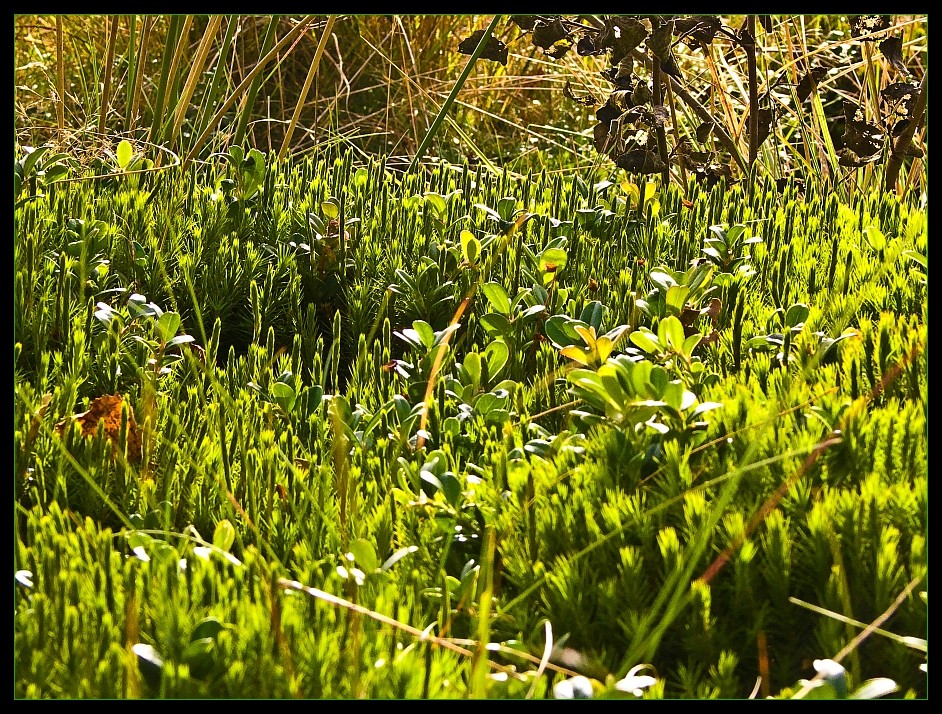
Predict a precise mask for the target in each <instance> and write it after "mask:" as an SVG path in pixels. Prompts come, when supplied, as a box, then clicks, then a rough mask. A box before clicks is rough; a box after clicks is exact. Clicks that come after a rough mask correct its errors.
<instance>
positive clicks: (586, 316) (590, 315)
mask: <svg viewBox="0 0 942 714" xmlns="http://www.w3.org/2000/svg"><path fill="white" fill-rule="evenodd" d="M603 317H605V306H604V305H603V304H602V303H600V302H599V301H598V300H593V301H592V302H590V303H589V304H588V305H586V306H585V307H584V308H583V309H582V314H581V315H580V316H579V319H580V320H582V321H583V322H584V323H585V324H587V325H589V326H590V327H594V328H595V331H596V332H601V331H602V318H603Z"/></svg>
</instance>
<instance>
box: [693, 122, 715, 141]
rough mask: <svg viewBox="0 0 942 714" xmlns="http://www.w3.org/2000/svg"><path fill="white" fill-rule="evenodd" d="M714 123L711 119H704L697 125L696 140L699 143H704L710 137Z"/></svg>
mask: <svg viewBox="0 0 942 714" xmlns="http://www.w3.org/2000/svg"><path fill="white" fill-rule="evenodd" d="M714 126H715V124H714V123H713V122H711V121H705V122H703V123H702V124H701V125H700V126H698V127H697V129H696V133H697V141H699V142H700V143H701V144H703V143H705V142H706V140H707V139H709V138H710V134H711V133H712V131H713V127H714Z"/></svg>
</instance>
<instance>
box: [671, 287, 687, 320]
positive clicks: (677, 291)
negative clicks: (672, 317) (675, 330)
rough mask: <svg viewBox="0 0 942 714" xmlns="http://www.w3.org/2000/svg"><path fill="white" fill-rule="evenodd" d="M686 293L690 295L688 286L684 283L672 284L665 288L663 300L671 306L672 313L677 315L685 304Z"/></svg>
mask: <svg viewBox="0 0 942 714" xmlns="http://www.w3.org/2000/svg"><path fill="white" fill-rule="evenodd" d="M688 295H690V288H688V287H687V286H686V285H672V286H671V287H669V288H668V289H667V297H666V298H665V302H666V303H667V306H668V307H669V308H673V310H672V312H673V313H674V314H676V315H679V314H680V313H681V312H683V309H684V305H686V304H687V296H688Z"/></svg>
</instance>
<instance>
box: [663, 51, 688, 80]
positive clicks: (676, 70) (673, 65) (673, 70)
mask: <svg viewBox="0 0 942 714" xmlns="http://www.w3.org/2000/svg"><path fill="white" fill-rule="evenodd" d="M661 71H662V72H663V73H664V74H669V75H670V76H671V77H676V78H677V79H680V78H681V77H683V75H682V74H681V73H680V67H678V66H677V62H676V61H675V60H674V53H673V52H670V53H668V55H667V59H666V60H661Z"/></svg>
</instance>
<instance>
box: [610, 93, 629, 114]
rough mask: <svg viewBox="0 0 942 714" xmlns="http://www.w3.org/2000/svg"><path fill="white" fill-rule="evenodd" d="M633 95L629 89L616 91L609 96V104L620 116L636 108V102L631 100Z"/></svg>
mask: <svg viewBox="0 0 942 714" xmlns="http://www.w3.org/2000/svg"><path fill="white" fill-rule="evenodd" d="M631 95H632V92H629V91H628V90H627V89H616V90H615V91H614V92H612V93H611V94H610V95H608V102H607V104H608V105H609V106H611V107H613V108H615V109H617V110H618V114H621V113H623V112H626V111H628V110H629V109H631V108H632V107H633V106H634V102H633V101H632V100H631ZM616 116H617V115H616Z"/></svg>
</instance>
